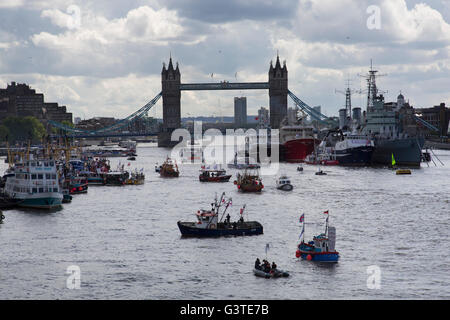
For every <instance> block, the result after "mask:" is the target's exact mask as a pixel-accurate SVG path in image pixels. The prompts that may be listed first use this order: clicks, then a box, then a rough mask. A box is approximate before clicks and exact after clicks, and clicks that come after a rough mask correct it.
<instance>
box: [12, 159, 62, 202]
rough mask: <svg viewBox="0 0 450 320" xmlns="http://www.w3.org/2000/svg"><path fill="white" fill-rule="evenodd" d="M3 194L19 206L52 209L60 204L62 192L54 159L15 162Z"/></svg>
mask: <svg viewBox="0 0 450 320" xmlns="http://www.w3.org/2000/svg"><path fill="white" fill-rule="evenodd" d="M5 195H6V196H7V197H9V198H11V199H14V200H15V201H17V204H18V205H19V206H21V207H29V208H41V209H52V208H57V207H60V206H61V203H62V200H63V194H62V191H61V189H60V186H59V181H58V173H57V170H56V163H55V161H54V160H34V159H33V158H32V156H30V159H29V160H27V161H22V162H19V163H16V164H15V168H14V176H11V177H8V179H7V180H6V183H5Z"/></svg>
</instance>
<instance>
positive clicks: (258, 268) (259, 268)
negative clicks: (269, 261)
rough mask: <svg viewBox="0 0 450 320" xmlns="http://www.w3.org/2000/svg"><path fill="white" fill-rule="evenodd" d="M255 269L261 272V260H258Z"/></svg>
mask: <svg viewBox="0 0 450 320" xmlns="http://www.w3.org/2000/svg"><path fill="white" fill-rule="evenodd" d="M255 269H257V270H261V261H259V258H256V261H255Z"/></svg>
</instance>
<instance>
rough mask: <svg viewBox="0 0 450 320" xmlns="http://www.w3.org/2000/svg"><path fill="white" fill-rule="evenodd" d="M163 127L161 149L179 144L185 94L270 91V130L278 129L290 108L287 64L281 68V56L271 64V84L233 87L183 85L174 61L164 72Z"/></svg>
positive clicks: (228, 83) (162, 82) (207, 84)
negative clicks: (176, 133)
mask: <svg viewBox="0 0 450 320" xmlns="http://www.w3.org/2000/svg"><path fill="white" fill-rule="evenodd" d="M161 84H162V99H163V125H162V130H161V132H160V133H159V135H158V146H160V147H170V146H173V145H175V144H176V143H177V142H176V141H171V136H172V132H173V131H174V130H175V129H177V128H179V127H180V126H181V91H188V90H192V91H198V90H255V89H256V90H258V89H262V90H269V106H270V126H271V128H273V129H277V128H279V126H280V123H281V121H282V120H283V119H284V118H285V117H286V116H287V107H288V100H287V97H288V91H289V90H288V71H287V67H286V62H284V63H283V66H281V63H280V57H279V56H278V55H277V60H276V62H275V66H273V64H272V61H271V62H270V68H269V74H268V82H240V83H232V82H227V81H223V82H220V83H181V73H180V69H179V66H178V63H177V64H176V67H175V68H174V66H173V63H172V57H170V59H169V64H168V66H167V68H166V65H165V64H164V65H163V69H162V71H161Z"/></svg>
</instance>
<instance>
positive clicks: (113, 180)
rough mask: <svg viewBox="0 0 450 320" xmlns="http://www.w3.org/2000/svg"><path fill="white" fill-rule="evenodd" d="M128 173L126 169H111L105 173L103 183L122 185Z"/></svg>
mask: <svg viewBox="0 0 450 320" xmlns="http://www.w3.org/2000/svg"><path fill="white" fill-rule="evenodd" d="M129 176H130V173H129V172H128V171H111V172H108V173H107V174H106V175H105V185H107V186H123V185H124V184H125V182H126V181H127V179H128V178H129Z"/></svg>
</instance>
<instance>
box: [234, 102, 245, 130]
mask: <svg viewBox="0 0 450 320" xmlns="http://www.w3.org/2000/svg"><path fill="white" fill-rule="evenodd" d="M234 125H235V126H236V127H241V126H245V125H247V98H246V97H240V98H238V97H235V98H234Z"/></svg>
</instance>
